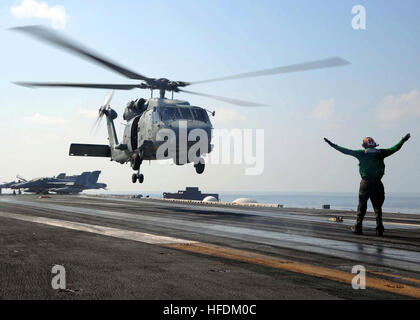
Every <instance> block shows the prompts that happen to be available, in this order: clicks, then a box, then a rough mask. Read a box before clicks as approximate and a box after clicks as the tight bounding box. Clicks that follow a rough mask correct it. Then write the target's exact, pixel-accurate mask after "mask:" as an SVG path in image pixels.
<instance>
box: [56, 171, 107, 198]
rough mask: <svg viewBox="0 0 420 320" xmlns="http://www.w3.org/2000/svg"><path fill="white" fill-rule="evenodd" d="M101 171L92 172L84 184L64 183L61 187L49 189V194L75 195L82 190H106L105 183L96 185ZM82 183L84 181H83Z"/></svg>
mask: <svg viewBox="0 0 420 320" xmlns="http://www.w3.org/2000/svg"><path fill="white" fill-rule="evenodd" d="M100 174H101V171H93V172H92V173H90V174H89V175H88V176H87V177H86V183H80V181H78V182H79V183H78V182H75V183H73V184H71V183H66V184H64V185H62V186H61V187H58V188H54V189H51V190H50V191H51V192H55V193H57V194H77V193H80V192H82V191H84V190H91V189H106V187H107V185H106V184H105V183H98V179H99V175H100ZM83 182H84V181H83Z"/></svg>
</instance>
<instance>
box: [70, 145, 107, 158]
mask: <svg viewBox="0 0 420 320" xmlns="http://www.w3.org/2000/svg"><path fill="white" fill-rule="evenodd" d="M70 156H76V157H104V158H111V148H110V147H109V146H108V145H101V144H78V143H73V144H71V146H70Z"/></svg>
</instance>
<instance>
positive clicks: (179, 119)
mask: <svg viewBox="0 0 420 320" xmlns="http://www.w3.org/2000/svg"><path fill="white" fill-rule="evenodd" d="M12 30H15V31H19V32H22V33H25V34H28V35H30V36H33V37H34V38H37V39H39V40H42V41H45V42H47V43H49V44H52V45H54V46H56V47H59V48H61V49H65V50H67V51H69V52H70V53H73V54H76V55H78V56H81V57H83V58H86V59H88V60H90V61H93V62H95V63H97V64H99V65H102V66H103V67H106V68H108V69H110V70H113V71H115V72H117V73H119V74H121V75H123V76H125V77H127V78H129V79H132V80H140V81H141V82H140V83H132V84H98V83H57V82H49V83H42V82H16V84H19V85H22V86H26V87H76V88H95V89H110V90H131V89H147V90H150V91H151V98H150V99H143V98H139V99H137V100H135V101H131V102H129V103H128V104H127V107H126V109H125V112H124V115H123V118H124V120H125V121H126V122H127V123H126V125H125V131H124V137H123V139H122V141H121V142H120V141H119V140H118V138H117V134H116V131H115V126H114V120H115V119H116V118H117V117H118V115H117V113H116V112H115V110H113V109H111V107H110V101H111V99H112V94H110V95H109V96H108V97H107V98H106V100H105V103H104V105H103V106H102V107H101V108H100V109H99V116H98V120H97V122H99V121H100V120H101V118H102V117H103V116H105V117H106V122H107V129H108V139H109V145H88V144H72V145H71V147H70V155H72V156H91V157H108V158H111V160H112V161H116V162H119V163H122V164H124V163H127V162H130V163H131V167H132V168H133V169H134V170H136V171H137V173H136V174H133V176H132V182H133V183H135V182H137V181H139V182H140V183H142V182H143V180H144V176H143V174H141V173H140V166H141V164H142V162H143V161H144V160H157V159H161V158H165V159H166V158H167V153H166V154H165V153H163V155H161V154H160V153H159V152H158V150H159V147H160V146H162V144H164V143H167V142H168V141H166V140H168V137H165V139H166V140H165V139H160V138H161V137H160V138H159V139H158V132H161V130H162V129H170V130H172V132H174V134H175V137H174V138H171V140H172V142H174V143H175V147H174V148H173V149H172V150H175V152H174V156H173V159H174V161H175V163H177V164H179V165H182V164H185V163H188V162H194V167H195V169H196V172H197V173H198V174H201V173H203V172H204V168H205V164H204V160H203V158H202V155H204V154H206V153H209V152H211V145H210V144H211V133H212V132H211V130H212V124H211V121H210V119H209V116H208V113H210V114H212V115H213V116H214V115H215V114H214V112H210V111H208V110H206V109H204V108H202V107H198V106H192V105H190V103H189V102H188V101H182V100H174V99H173V94H174V92H183V93H188V94H193V95H198V96H204V97H208V98H212V99H216V100H219V101H223V102H227V103H230V104H234V105H239V106H245V107H256V106H261V104H258V103H253V102H247V101H242V100H237V99H230V98H225V97H220V96H214V95H208V94H203V93H197V92H192V91H187V90H185V89H183V88H185V87H187V86H190V85H194V84H200V83H207V82H215V81H224V80H233V79H241V78H250V77H259V76H265V75H273V74H280V73H290V72H298V71H306V70H314V69H322V68H330V67H337V66H344V65H348V64H349V62H348V61H346V60H344V59H341V58H338V57H335V58H329V59H324V60H317V61H312V62H307V63H302V64H295V65H290V66H284V67H278V68H273V69H266V70H261V71H256V72H249V73H242V74H237V75H233V76H228V77H222V78H215V79H210V80H205V81H196V82H185V81H172V80H168V79H166V78H159V79H157V78H149V77H146V76H144V75H142V74H139V73H137V72H134V71H131V70H129V69H127V68H125V67H122V66H121V65H119V64H117V63H115V62H112V61H111V60H109V59H107V58H104V57H103V56H101V55H99V54H97V53H95V52H93V51H92V50H89V49H87V48H86V47H83V46H82V45H80V44H77V43H76V42H74V41H72V40H69V39H67V38H65V37H63V36H61V35H59V34H58V33H56V32H55V31H53V30H50V29H48V28H45V27H42V26H25V27H17V28H13V29H12ZM154 90H158V91H159V98H153V91H154ZM167 91H168V92H171V93H172V98H171V99H167V98H166V97H165V95H166V92H167ZM185 124H186V128H185V130H184V131H186V134H184V133H185V132H184V131H182V129H183V128H182V126H184V125H185ZM195 129H202V130H201V131H202V132H205V134H206V135H207V136H206V138H207V139H206V140H207V144H206V148H202V147H200V148H199V149H198V150H195V149H194V152H193V156H192V157H190V152H189V151H191V150H192V148H193V147H194V144H195V143H199V142H200V138H201V137H199V138H197V139H196V141H195V142H194V141H192V142H191V141H185V140H189V139H187V138H186V137H187V136H188V134H189V133H190V132H192V131H193V130H195ZM181 132H182V133H183V134H182V135H181ZM181 145H182V146H183V147H184V146H185V148H181ZM181 149H185V150H181ZM181 153H187V154H188V156H187V157H182V158H183V159H185V160H186V161H181V160H180V159H181Z"/></svg>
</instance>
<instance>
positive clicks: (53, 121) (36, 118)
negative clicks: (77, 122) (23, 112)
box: [23, 113, 70, 126]
mask: <svg viewBox="0 0 420 320" xmlns="http://www.w3.org/2000/svg"><path fill="white" fill-rule="evenodd" d="M23 120H24V121H25V122H28V123H31V124H36V125H44V126H52V125H62V124H68V123H69V122H70V121H69V120H66V119H64V118H61V117H51V116H43V115H40V114H39V113H36V114H34V115H33V116H30V117H25V118H23Z"/></svg>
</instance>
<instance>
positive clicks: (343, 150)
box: [324, 138, 358, 158]
mask: <svg viewBox="0 0 420 320" xmlns="http://www.w3.org/2000/svg"><path fill="white" fill-rule="evenodd" d="M324 140H325V142H326V143H328V144H329V145H330V146H331V147H333V148H334V149H335V150H337V151H340V152H341V153H344V154H347V155H349V156H353V157H356V158H357V155H358V151H357V150H350V149H346V148H343V147H340V146H339V145H337V144H335V143H332V142H331V141H330V140H328V139H327V138H324Z"/></svg>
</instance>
